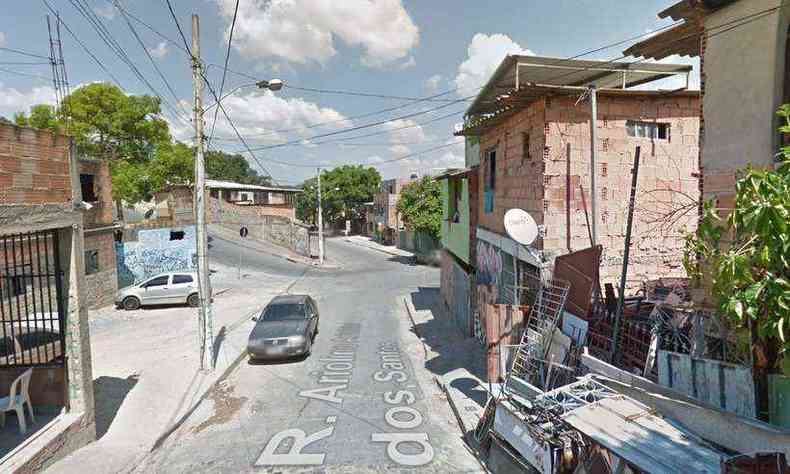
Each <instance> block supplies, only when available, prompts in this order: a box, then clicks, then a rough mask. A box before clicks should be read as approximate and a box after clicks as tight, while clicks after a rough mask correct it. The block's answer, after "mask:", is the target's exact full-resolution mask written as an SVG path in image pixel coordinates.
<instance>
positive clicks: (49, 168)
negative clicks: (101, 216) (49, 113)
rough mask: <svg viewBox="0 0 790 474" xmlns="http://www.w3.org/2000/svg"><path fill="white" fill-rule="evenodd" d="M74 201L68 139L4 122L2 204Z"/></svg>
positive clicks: (0, 170) (1, 137)
mask: <svg viewBox="0 0 790 474" xmlns="http://www.w3.org/2000/svg"><path fill="white" fill-rule="evenodd" d="M70 200H71V175H70V169H69V140H68V138H67V137H65V136H62V135H55V134H53V133H51V132H48V131H44V130H36V129H33V128H27V127H17V126H15V125H10V124H7V123H0V205H2V204H45V203H64V202H68V201H70Z"/></svg>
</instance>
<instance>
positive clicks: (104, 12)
mask: <svg viewBox="0 0 790 474" xmlns="http://www.w3.org/2000/svg"><path fill="white" fill-rule="evenodd" d="M93 11H94V12H95V13H96V14H97V15H99V16H100V17H102V18H106V19H107V20H112V19H113V18H115V13H116V12H115V7H114V6H113V5H111V4H110V3H105V4H103V5H99V6H96V7H93Z"/></svg>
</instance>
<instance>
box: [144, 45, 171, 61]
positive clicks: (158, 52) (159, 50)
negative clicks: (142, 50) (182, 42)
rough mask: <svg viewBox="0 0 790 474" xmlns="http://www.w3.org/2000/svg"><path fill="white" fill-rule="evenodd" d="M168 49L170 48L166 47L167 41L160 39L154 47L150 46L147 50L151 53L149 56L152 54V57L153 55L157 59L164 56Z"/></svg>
mask: <svg viewBox="0 0 790 474" xmlns="http://www.w3.org/2000/svg"><path fill="white" fill-rule="evenodd" d="M169 51H170V50H169V49H168V47H167V42H166V41H162V42H161V43H159V44H158V45H156V48H150V49H149V50H148V52H149V53H151V56H153V57H155V58H157V59H162V58H164V57H165V56H167V53H168V52H169Z"/></svg>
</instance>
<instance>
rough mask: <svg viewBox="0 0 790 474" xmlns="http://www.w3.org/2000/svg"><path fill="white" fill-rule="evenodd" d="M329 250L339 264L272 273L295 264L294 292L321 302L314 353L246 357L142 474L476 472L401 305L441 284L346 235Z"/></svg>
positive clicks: (434, 273) (430, 272) (433, 275)
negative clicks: (272, 359)
mask: <svg viewBox="0 0 790 474" xmlns="http://www.w3.org/2000/svg"><path fill="white" fill-rule="evenodd" d="M213 243H214V244H215V245H214V247H213V251H214V252H217V253H219V252H221V251H225V250H222V247H221V246H218V245H216V244H217V240H216V239H215V240H214V242H213ZM233 250H234V249H230V250H228V251H233ZM327 251H328V252H329V253H330V254H331V255H332V256H333V258H334V259H335V260H336V261H337V262H339V263H340V264H341V265H342V268H341V269H338V270H333V271H327V270H315V269H309V270H307V272H306V273H305V271H304V270H305V269H304V267H300V266H297V265H294V264H288V265H286V266H285V267H281V266H279V265H280V263H279V262H277V264H278V266H276V270H272V268H268V269H267V271H282V272H292V271H293V272H294V273H293V274H294V275H299V276H297V277H296V279H295V280H294V285H293V287H292V288H291V293H294V294H298V293H307V294H310V295H312V296H313V297H314V298H315V299H316V300H317V302H318V306H319V312H320V334H319V335H318V337H317V339H316V342H315V345H314V346H313V354H312V355H311V356H310V357H309V358H307V359H305V360H299V361H287V362H284V363H269V364H252V363H250V362H249V361H244V362H242V364H240V365H239V367H238V368H237V369H235V371H233V372H232V373H231V374H230V375H229V376H228V378H227V379H226V380H225V381H224V382H223V383H222V384H221V385H220V386H219V387H218V388H217V389H215V390H214V391H212V392H211V393H210V395H209V397H208V399H207V400H206V401H205V402H204V403H202V404H201V405H200V406H199V407H198V409H197V410H196V411H195V412H194V414H193V415H192V416H191V417H190V419H189V420H187V422H186V423H185V424H184V425H183V426H182V427H181V428H180V429H179V430H178V431H176V432H175V433H174V434H173V435H172V436H171V437H170V438H169V439H168V440H167V442H165V443H164V445H163V446H162V447H161V448H160V449H159V450H158V451H156V452H154V453H153V455H152V456H151V458H150V459H149V460H148V461H149V462H147V463H145V464H144V470H145V471H146V472H233V473H236V472H390V471H397V472H403V471H414V472H452V473H458V472H480V471H481V469H480V466H479V464H478V463H477V461H476V460H475V458H474V457H473V456H472V454H471V453H470V452H469V451H468V449H467V448H466V446H465V445H464V444H463V442H462V440H461V438H460V431H459V429H458V427H457V425H456V422H455V419H454V417H453V415H452V413H451V411H450V408H449V406H448V404H447V402H446V400H445V399H444V397H443V396H442V394H441V392H440V391H439V390H438V388H437V387H436V384H435V383H434V381H433V379H432V377H433V375H434V374H432V373H431V372H430V371H429V370H428V369H426V368H425V366H424V359H423V357H424V354H423V348H422V343H421V342H420V341H419V339H418V338H417V337H416V336H415V335H414V334H413V333H412V332H411V331H410V323H409V318H408V315H407V313H406V311H405V307H404V303H403V298H404V297H410V295H411V294H413V293H418V292H419V291H420V288H425V287H434V288H435V287H436V286H438V278H439V273H438V270H437V269H435V268H428V267H424V266H416V265H414V264H413V263H412V262H411V261H409V260H408V259H404V258H402V257H392V256H389V255H386V254H383V253H380V252H377V251H375V250H370V249H367V248H363V247H359V246H356V245H354V244H351V243H347V242H345V241H343V240H342V239H335V240H329V241H328V244H327ZM243 258H244V260H245V261H247V262H250V264H252V262H259V263H260V264H261V265H264V263H268V262H269V260H268V258H269V257H265V256H250V257H249V259H248V258H247V256H244V257H243Z"/></svg>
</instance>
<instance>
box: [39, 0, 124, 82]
mask: <svg viewBox="0 0 790 474" xmlns="http://www.w3.org/2000/svg"><path fill="white" fill-rule="evenodd" d="M41 1H42V2H44V5H45V6H46V7H47V9H49V11H50V12H52V14H53V15H57V12H56V11H55V9H53V8H52V6H51V5H50V4H49V2H47V0H41ZM60 22H61V24H62V25H63V27H64V28H66V31H67V32H68V33H69V35H71V37H72V38H73V39H74V41H76V42H77V44H79V45H80V47H81V48H82V50H83V51H85V53H86V54H87V55H88V56H90V58H91V59H92V60H93V62H95V63H96V64H97V65H98V66H99V67H100V68H101V70H102V71H104V72H105V73H106V74H107V75H108V76H109V77H110V79H112V81H113V82H114V83H115V85H117V86H118V87H119V88H121V89H122V90H123V89H124V87H123V86H122V85H121V82H120V81H119V80H118V78H116V77H115V75H114V74H113V73H111V72H110V70H109V69H107V66H105V65H104V63H102V62H101V61H99V58H97V57H96V55H95V54H93V52H92V51H91V50H90V49H89V48H88V47H87V46H86V45H85V43H83V42H82V40H81V39H79V37H78V36H77V35H76V34H75V33H74V32H73V31H72V30H71V28H69V25H68V24H67V23H66V22H65V21H63V20H62V19H61V20H60Z"/></svg>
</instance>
